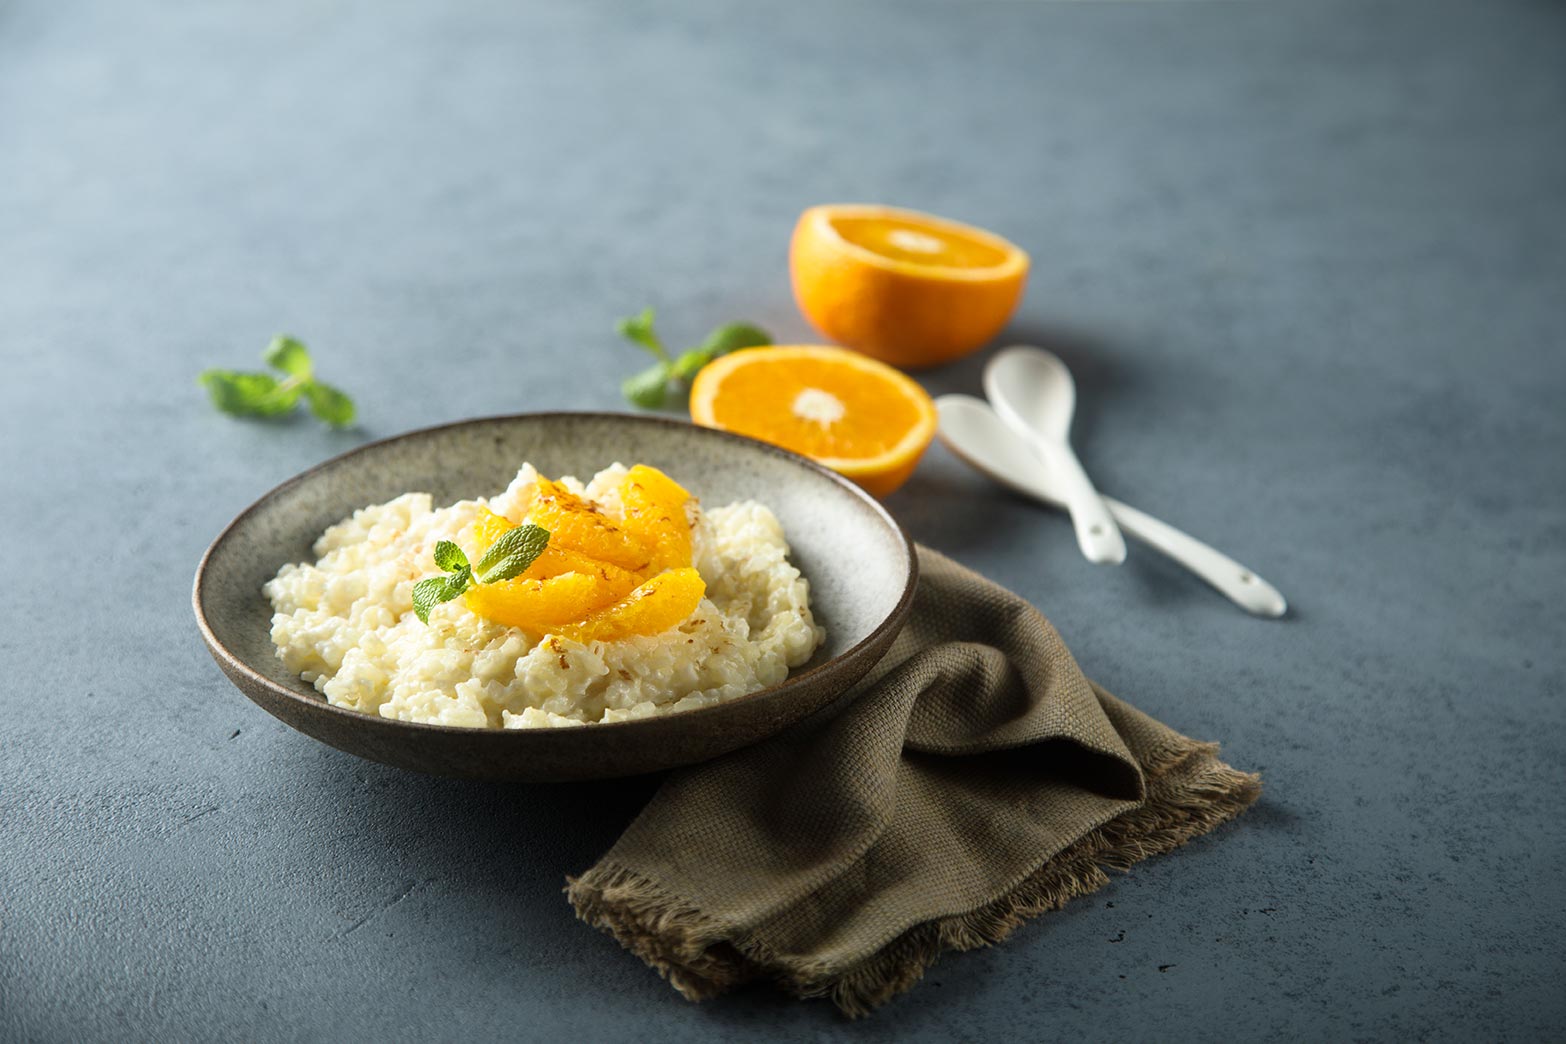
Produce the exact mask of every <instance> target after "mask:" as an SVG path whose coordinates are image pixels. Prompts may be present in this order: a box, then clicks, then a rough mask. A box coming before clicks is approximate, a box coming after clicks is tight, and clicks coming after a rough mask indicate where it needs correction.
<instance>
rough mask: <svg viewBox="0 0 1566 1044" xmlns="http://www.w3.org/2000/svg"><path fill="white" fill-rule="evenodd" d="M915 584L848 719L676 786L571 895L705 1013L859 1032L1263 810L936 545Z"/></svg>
mask: <svg viewBox="0 0 1566 1044" xmlns="http://www.w3.org/2000/svg"><path fill="white" fill-rule="evenodd" d="M919 567H920V570H921V576H920V581H919V589H918V593H917V595H916V598H915V604H914V607H913V612H912V615H911V616H910V618H909V622H908V624H907V626H906V628H905V629H904V631H903V633H902V634H901V635H900V636H899V637H898V640H897V642H896V643H895V645H894V646H893V648H892V651H891V652H890V653H889V654H888V655H887V657H886V659H885V660H884V661H883V663H882V664H881V665H880V666H879V667H878V668H877V670H876V671H875V672H874V674H873V675H872V677H871V678H869V679H867V681H866V683H864V684H862V685H861V686H859V688H858V689H857V690H856V692H855V693H854V694H852V700H851V702H848V704H847V707H846V709H843V710H841V711H840V712H839V713H836V714H835V715H818V716H817V717H816V718H815V719H812V720H810V721H807V722H805V723H803V724H802V725H800V726H797V727H795V728H794V729H792V730H790V731H788V732H786V733H784V734H782V735H781V736H779V737H777V738H775V739H772V740H769V741H767V742H765V743H762V744H760V745H758V746H755V747H751V748H749V749H746V750H741V751H737V752H735V753H733V754H730V755H728V756H726V757H723V758H720V759H718V760H716V761H712V762H709V763H707V764H705V765H699V766H697V767H695V768H691V769H687V770H684V771H682V772H678V773H675V774H674V775H672V776H670V777H669V779H668V780H667V781H666V782H665V783H664V784H663V786H662V787H661V788H660V789H659V791H658V792H657V794H655V795H654V797H653V799H652V801H651V802H650V803H649V804H648V806H647V807H646V809H645V810H643V812H642V813H641V815H640V816H639V817H637V819H636V820H635V822H633V823H632V824H631V825H630V827H629V828H628V829H627V830H626V831H625V833H624V835H622V836H621V838H620V840H619V841H618V842H616V843H615V845H614V847H613V848H611V849H610V850H609V852H608V854H607V855H605V856H604V857H603V858H602V859H601V860H599V862H598V864H597V865H596V866H594V867H592V868H591V869H590V870H588V871H587V872H586V873H584V874H583V875H582V876H581V877H579V878H576V879H573V880H571V881H570V882H569V887H568V889H567V893H568V895H569V897H570V900H571V902H572V904H573V905H574V906H575V907H576V910H577V914H578V915H579V916H580V917H581V918H582V919H583V920H586V921H588V922H589V923H591V924H593V925H596V926H597V927H599V928H602V929H604V930H606V931H608V932H610V933H612V934H613V935H614V937H615V938H616V939H618V940H619V941H620V942H621V943H622V944H623V945H625V946H626V947H627V948H628V949H630V950H631V951H632V952H634V953H635V954H636V955H637V956H639V957H641V958H642V959H643V960H644V961H646V962H647V963H648V964H650V965H651V966H652V967H654V968H656V969H657V970H658V971H659V972H661V973H662V974H663V975H664V976H665V977H666V978H668V980H669V982H670V983H671V984H673V985H674V987H675V988H676V989H678V990H679V991H680V992H681V993H683V994H684V995H685V996H686V997H688V998H691V999H692V1000H700V999H703V998H706V997H710V996H713V995H714V994H717V993H719V992H721V991H723V990H726V989H729V988H730V987H733V986H735V985H737V984H739V983H742V982H746V981H749V980H753V979H758V978H759V979H768V980H772V981H774V982H776V983H777V984H778V985H779V986H780V987H782V988H783V989H785V990H787V991H788V992H790V993H793V994H795V995H797V996H800V997H819V996H826V997H830V998H831V999H832V1001H833V1002H834V1003H835V1004H836V1005H837V1006H838V1007H839V1008H841V1009H842V1010H843V1011H844V1012H846V1013H847V1014H849V1015H855V1016H857V1015H862V1014H864V1013H866V1012H868V1011H869V1010H871V1009H872V1008H874V1007H875V1006H877V1005H879V1004H881V1003H883V1002H885V1001H886V1000H888V999H889V998H891V997H893V996H895V995H896V994H898V993H900V992H902V991H903V990H906V989H908V988H909V987H910V986H912V985H913V984H914V983H915V982H916V981H918V979H919V978H920V977H921V976H922V975H923V974H924V971H925V969H926V968H928V967H929V966H930V965H931V964H932V963H933V962H934V961H935V960H936V959H937V958H938V957H939V956H940V954H941V953H942V952H943V951H945V950H967V949H972V948H975V947H979V946H985V945H988V944H990V943H995V942H999V941H1000V940H1002V939H1004V938H1005V937H1006V936H1007V935H1008V934H1010V932H1011V931H1012V929H1014V928H1015V927H1017V926H1018V925H1019V924H1021V923H1023V922H1024V921H1026V920H1028V919H1029V918H1031V917H1034V916H1036V915H1038V914H1040V913H1043V912H1045V911H1048V910H1054V909H1058V908H1060V907H1061V906H1062V905H1063V904H1064V903H1065V902H1066V901H1067V900H1068V899H1071V898H1072V897H1074V896H1079V895H1083V894H1086V893H1088V892H1091V891H1094V890H1096V889H1098V888H1100V887H1102V886H1103V885H1104V884H1105V883H1107V881H1108V878H1107V877H1106V874H1105V871H1106V870H1109V869H1117V870H1125V869H1127V868H1128V867H1130V866H1131V865H1132V864H1133V863H1136V862H1138V861H1140V860H1142V859H1145V858H1147V857H1148V856H1150V855H1155V854H1157V853H1160V852H1166V851H1168V850H1169V849H1172V848H1174V847H1176V846H1178V845H1180V844H1182V843H1184V842H1185V841H1188V840H1190V839H1191V838H1193V837H1196V836H1197V835H1199V834H1203V833H1206V832H1207V831H1209V830H1211V829H1213V828H1214V827H1215V826H1217V825H1218V824H1220V823H1222V822H1223V821H1225V820H1227V819H1229V818H1231V817H1233V816H1235V815H1237V814H1238V813H1240V812H1241V811H1242V810H1244V809H1245V807H1246V806H1247V805H1249V804H1250V803H1251V802H1252V801H1254V800H1255V799H1256V796H1257V794H1258V792H1259V790H1260V787H1261V784H1260V781H1259V780H1258V778H1257V777H1256V776H1254V775H1250V774H1247V773H1244V772H1237V771H1235V770H1234V769H1232V768H1230V767H1229V766H1227V765H1225V764H1224V763H1223V762H1221V761H1219V760H1218V754H1217V746H1216V745H1215V744H1207V743H1198V742H1196V741H1195V740H1191V739H1188V738H1186V737H1185V736H1182V735H1181V734H1180V733H1178V732H1175V731H1174V730H1173V729H1170V728H1168V727H1167V726H1165V725H1162V724H1160V723H1159V722H1157V721H1154V720H1153V719H1152V718H1149V717H1148V716H1147V715H1145V714H1143V713H1141V712H1140V711H1138V710H1136V709H1135V708H1134V707H1131V706H1129V705H1127V704H1125V703H1122V702H1120V701H1119V700H1117V699H1115V698H1114V697H1113V696H1111V695H1109V693H1107V692H1105V691H1104V690H1103V689H1101V688H1099V687H1098V686H1097V685H1095V684H1093V683H1092V682H1090V681H1088V680H1087V679H1086V678H1085V677H1083V675H1082V672H1081V670H1080V669H1079V668H1078V667H1077V664H1076V661H1075V660H1074V659H1072V656H1071V653H1070V652H1068V651H1067V649H1066V647H1065V645H1064V644H1063V643H1062V642H1061V640H1060V636H1059V635H1058V634H1056V633H1055V629H1054V628H1053V627H1051V626H1050V624H1049V622H1048V621H1046V620H1045V619H1044V617H1043V616H1041V615H1040V614H1039V613H1038V611H1037V610H1035V609H1034V608H1033V607H1032V606H1030V605H1028V604H1027V603H1026V602H1024V601H1023V600H1022V599H1020V598H1018V597H1017V596H1015V595H1013V594H1011V593H1010V592H1009V591H1006V590H1005V589H1003V588H1001V587H999V586H997V585H996V584H994V583H991V582H990V581H988V580H986V579H984V578H983V577H981V576H979V575H977V574H976V573H973V572H970V571H969V570H967V569H964V568H963V567H962V566H959V565H957V564H956V563H955V562H953V561H951V560H950V559H948V558H946V557H944V556H943V555H940V554H938V553H937V552H934V551H931V550H929V549H927V548H921V549H920V551H919ZM839 706H842V703H841V702H840V704H839Z"/></svg>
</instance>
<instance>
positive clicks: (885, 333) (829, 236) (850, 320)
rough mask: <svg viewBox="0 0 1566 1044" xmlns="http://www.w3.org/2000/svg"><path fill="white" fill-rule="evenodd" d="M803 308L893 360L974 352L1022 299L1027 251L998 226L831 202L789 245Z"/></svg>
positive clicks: (804, 219)
mask: <svg viewBox="0 0 1566 1044" xmlns="http://www.w3.org/2000/svg"><path fill="white" fill-rule="evenodd" d="M789 271H790V274H791V275H792V277H793V282H794V297H795V299H796V300H797V301H798V302H799V308H800V311H802V312H804V313H805V317H806V318H808V319H809V320H810V321H811V322H812V323H814V324H815V326H816V328H817V329H819V330H820V331H821V332H822V333H824V334H825V335H826V336H828V337H830V338H832V339H833V340H834V341H838V342H840V343H842V344H846V345H848V346H850V347H852V348H857V349H859V350H860V351H862V352H866V353H868V354H870V355H873V356H875V357H876V358H878V359H881V360H884V361H885V362H889V363H892V364H893V365H896V366H904V367H921V366H934V365H937V364H939V363H943V362H949V361H951V360H952V359H956V358H959V357H961V356H963V355H967V354H968V353H969V352H972V351H974V350H976V349H978V348H980V347H982V346H984V345H985V344H986V343H988V342H989V340H990V339H991V338H992V337H994V336H995V335H996V334H997V333H999V332H1000V330H1001V327H1003V326H1005V325H1006V320H1007V319H1009V318H1010V317H1011V313H1012V312H1013V311H1015V310H1016V307H1017V303H1018V301H1020V300H1021V299H1022V290H1023V285H1024V284H1025V283H1026V282H1027V277H1028V255H1027V254H1026V253H1025V252H1024V251H1023V250H1022V249H1021V248H1019V247H1017V246H1015V245H1013V244H1012V243H1009V242H1007V241H1006V240H1004V239H1002V238H1001V237H1000V236H997V235H995V234H993V233H990V232H986V231H984V230H983V229H981V228H975V227H973V226H971V225H964V224H961V223H959V222H956V221H948V220H946V219H944V218H938V217H935V216H934V215H931V214H922V213H920V212H918V211H915V210H899V209H896V208H894V207H877V206H855V205H848V204H832V205H827V206H820V207H811V208H810V209H809V210H807V211H805V212H804V214H802V215H801V216H800V219H799V224H798V225H796V226H795V228H794V238H793V241H792V243H791V244H790V246H789Z"/></svg>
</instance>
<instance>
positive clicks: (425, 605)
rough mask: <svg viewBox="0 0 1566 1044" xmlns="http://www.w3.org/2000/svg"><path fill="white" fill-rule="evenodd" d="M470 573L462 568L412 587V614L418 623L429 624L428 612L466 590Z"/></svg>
mask: <svg viewBox="0 0 1566 1044" xmlns="http://www.w3.org/2000/svg"><path fill="white" fill-rule="evenodd" d="M472 575H473V574H472V573H470V572H469V571H468V567H467V566H463V567H462V568H461V569H458V570H457V571H456V572H455V573H452V574H451V575H450V576H432V577H429V578H427V579H424V580H420V581H419V582H418V583H416V584H414V585H413V612H414V615H416V616H417V617H418V618H419V620H420V622H422V623H429V622H430V610H431V609H433V608H435V607H436V606H437V605H440V604H441V603H442V602H449V601H451V600H452V599H453V598H456V597H457V596H458V595H460V594H462V592H464V591H466V590H467V589H468V581H469V580H470V579H471V578H472Z"/></svg>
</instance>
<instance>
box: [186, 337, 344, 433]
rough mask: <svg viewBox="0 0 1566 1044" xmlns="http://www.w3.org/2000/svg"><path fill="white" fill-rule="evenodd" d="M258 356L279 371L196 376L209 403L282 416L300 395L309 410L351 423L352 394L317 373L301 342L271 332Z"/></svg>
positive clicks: (335, 422) (336, 422)
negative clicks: (264, 347)
mask: <svg viewBox="0 0 1566 1044" xmlns="http://www.w3.org/2000/svg"><path fill="white" fill-rule="evenodd" d="M261 358H262V360H263V361H264V362H265V363H266V364H267V365H268V366H270V367H272V369H274V370H277V371H278V372H279V373H281V374H282V375H283V376H282V378H281V379H279V378H277V377H274V376H272V375H271V374H269V373H245V372H242V371H239V370H206V371H204V372H203V373H202V374H201V376H200V377H198V378H197V381H198V382H199V383H200V384H201V385H202V387H204V388H206V389H207V394H208V396H210V397H211V399H212V405H214V406H216V407H217V408H218V409H220V410H222V411H223V412H224V413H227V414H230V415H232V416H236V417H281V416H283V415H285V414H289V413H292V412H293V411H294V407H296V406H297V405H298V404H299V400H300V398H301V397H302V398H303V399H304V400H305V401H306V402H307V403H308V404H309V406H310V412H311V413H313V414H315V415H316V416H317V417H319V418H320V419H321V420H323V421H325V422H326V423H327V424H330V425H332V426H333V427H337V428H341V427H346V426H347V425H349V424H352V423H353V418H354V405H353V400H352V399H350V398H349V397H348V395H347V394H346V393H344V392H343V391H342V390H341V389H340V388H334V387H332V386H331V385H330V384H327V383H325V382H324V381H318V380H316V379H315V365H314V363H312V361H311V359H310V352H309V350H308V349H306V348H305V346H304V344H302V343H301V342H300V341H297V340H295V339H294V338H292V337H285V336H279V337H274V338H272V343H271V344H269V345H267V346H266V351H265V352H263V353H262V355H261Z"/></svg>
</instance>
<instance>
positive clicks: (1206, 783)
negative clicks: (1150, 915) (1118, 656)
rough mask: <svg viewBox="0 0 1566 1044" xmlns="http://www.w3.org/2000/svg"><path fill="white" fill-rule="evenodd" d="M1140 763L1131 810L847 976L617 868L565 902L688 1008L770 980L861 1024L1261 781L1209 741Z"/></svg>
mask: <svg viewBox="0 0 1566 1044" xmlns="http://www.w3.org/2000/svg"><path fill="white" fill-rule="evenodd" d="M1149 761H1150V763H1149V764H1147V765H1146V766H1145V767H1144V768H1145V772H1146V777H1147V784H1148V789H1147V799H1146V800H1145V801H1144V802H1143V803H1142V804H1141V805H1138V806H1137V807H1136V808H1134V809H1131V810H1130V811H1128V812H1124V813H1122V814H1121V815H1119V816H1116V817H1115V818H1114V819H1112V820H1110V821H1109V822H1107V823H1105V824H1104V825H1102V826H1100V827H1098V828H1096V829H1094V830H1092V831H1090V832H1089V833H1087V834H1086V835H1084V836H1083V837H1082V838H1081V839H1080V840H1078V841H1076V842H1075V843H1073V844H1071V845H1069V846H1068V847H1066V848H1065V849H1064V850H1063V851H1061V852H1059V853H1057V854H1056V855H1055V856H1054V857H1052V858H1050V859H1049V860H1047V861H1045V862H1044V863H1043V864H1041V865H1040V866H1039V867H1037V868H1036V869H1035V870H1033V871H1032V873H1030V874H1029V875H1028V876H1027V877H1025V878H1024V879H1023V880H1022V881H1021V882H1020V883H1019V884H1017V885H1015V886H1014V887H1012V888H1011V889H1010V890H1008V891H1007V892H1006V893H1005V894H1004V895H1001V896H999V897H997V898H996V899H994V900H992V901H990V902H989V903H986V904H985V905H983V906H981V907H978V908H977V909H974V910H970V911H968V912H966V913H962V914H956V915H952V916H949V917H942V918H937V919H935V920H932V921H926V922H924V923H922V924H919V925H916V926H914V927H913V928H910V929H909V930H908V931H906V932H904V933H903V934H902V935H901V936H899V937H898V938H897V939H894V940H893V941H892V942H890V943H889V944H887V945H886V946H883V947H882V948H881V949H879V950H877V951H876V952H875V953H874V954H872V955H870V956H869V957H868V958H866V959H865V960H863V961H860V962H859V963H857V964H854V965H851V966H849V967H847V968H843V967H836V968H833V967H826V966H823V965H822V964H821V963H820V962H813V961H801V960H799V959H797V958H782V957H780V956H779V955H777V954H774V953H772V952H770V951H769V950H768V948H767V947H765V946H764V945H762V944H761V943H759V942H758V941H757V940H755V939H752V938H748V937H746V936H745V934H744V933H743V932H740V931H737V930H735V929H734V928H733V927H731V926H728V925H724V924H723V923H721V922H719V921H716V920H714V919H713V918H711V917H708V916H707V915H705V914H703V913H702V912H701V911H700V910H699V909H697V908H696V907H695V906H694V905H693V904H691V903H690V902H689V901H688V900H684V899H682V898H680V897H679V896H676V895H672V894H670V893H669V892H668V891H667V890H665V889H664V888H662V887H661V886H660V885H659V884H657V883H656V882H655V881H652V880H651V879H649V878H646V877H644V876H642V875H640V874H638V873H636V872H635V871H633V870H630V869H628V868H626V867H623V866H618V865H615V864H609V863H600V864H599V865H598V866H595V867H593V868H592V869H590V870H588V871H587V872H586V873H584V874H583V875H582V876H581V877H579V878H568V879H567V887H566V895H567V897H568V898H569V899H570V901H571V904H572V906H573V907H575V909H576V913H577V916H578V917H580V918H581V919H582V920H584V921H586V922H587V923H588V924H591V925H592V926H593V927H595V928H598V929H600V930H602V931H605V932H608V933H609V934H610V935H612V936H613V937H614V938H615V939H616V940H618V941H619V942H620V944H621V945H623V946H624V947H625V948H626V949H628V950H630V951H631V952H632V953H634V954H636V955H637V956H638V957H640V958H641V959H642V960H643V961H645V962H646V963H647V965H648V966H649V967H651V968H653V969H654V970H656V971H657V972H658V973H659V974H660V975H662V976H663V977H664V978H665V979H667V980H668V981H669V983H670V985H672V986H673V987H674V988H675V989H677V990H679V991H680V993H681V994H683V995H684V996H685V997H686V998H687V999H689V1000H693V1001H699V1000H706V999H707V998H709V997H713V996H716V995H717V994H719V993H722V992H725V991H727V990H729V989H732V988H734V987H736V986H738V985H740V984H742V983H745V982H749V981H751V980H754V979H769V980H771V981H773V982H775V983H776V984H777V985H778V986H779V987H780V988H782V989H784V990H786V991H787V992H789V993H791V994H793V995H794V996H796V997H801V998H810V997H826V998H829V999H830V1000H831V1001H832V1003H833V1004H835V1005H836V1006H837V1008H838V1009H839V1010H840V1011H842V1012H843V1013H844V1014H845V1015H847V1016H849V1017H850V1018H860V1017H862V1016H864V1015H868V1014H869V1013H870V1012H872V1011H874V1010H875V1009H876V1008H877V1007H879V1006H881V1005H882V1004H885V1003H886V1002H887V1001H889V1000H891V999H892V998H893V997H895V996H897V995H898V994H900V993H903V992H904V991H906V990H908V989H909V988H911V987H912V986H913V985H914V984H915V983H917V982H918V981H919V980H920V979H921V978H923V977H924V974H925V972H926V971H928V970H929V968H930V967H931V965H933V964H934V963H935V962H936V961H937V960H939V959H940V956H941V954H943V953H944V952H946V951H947V950H959V951H961V950H972V949H977V948H979V947H982V946H991V945H994V944H996V943H999V942H1001V941H1003V940H1004V939H1006V938H1007V937H1008V936H1009V935H1011V933H1012V932H1013V931H1015V930H1016V929H1017V928H1018V927H1020V926H1021V925H1023V924H1025V923H1027V922H1028V921H1030V920H1032V919H1033V918H1035V917H1037V916H1039V915H1040V914H1043V913H1048V912H1049V911H1051V910H1058V909H1060V908H1061V907H1063V906H1065V905H1066V903H1067V902H1069V901H1070V900H1072V899H1075V898H1079V897H1081V896H1084V895H1088V894H1090V893H1092V892H1095V891H1097V890H1099V889H1100V888H1102V887H1104V885H1106V884H1108V883H1109V880H1110V878H1109V872H1110V871H1121V872H1124V871H1126V870H1129V869H1130V868H1131V867H1132V866H1134V865H1136V864H1137V863H1139V862H1141V861H1142V860H1144V859H1147V858H1148V857H1150V856H1154V855H1160V854H1162V853H1165V852H1168V851H1171V850H1172V849H1175V848H1178V847H1179V846H1180V845H1183V844H1185V843H1186V842H1187V841H1190V840H1192V839H1194V838H1197V837H1200V836H1201V835H1203V834H1206V833H1208V832H1210V831H1212V830H1213V829H1215V828H1216V827H1218V826H1220V825H1221V824H1223V823H1225V822H1227V821H1228V820H1230V819H1233V818H1234V817H1235V816H1238V815H1239V814H1240V813H1241V812H1243V811H1245V809H1246V808H1248V807H1250V805H1251V804H1252V803H1253V802H1255V800H1256V799H1257V797H1259V796H1260V794H1261V779H1260V777H1259V776H1257V775H1255V774H1252V773H1248V772H1241V771H1238V770H1237V769H1233V768H1231V767H1229V766H1228V765H1226V764H1224V763H1223V762H1222V761H1220V760H1219V759H1218V746H1217V744H1209V743H1196V742H1194V741H1187V742H1186V743H1183V744H1178V745H1176V746H1174V747H1171V748H1169V749H1167V750H1165V751H1163V752H1161V753H1160V754H1159V755H1158V756H1157V757H1155V758H1152V759H1149Z"/></svg>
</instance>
